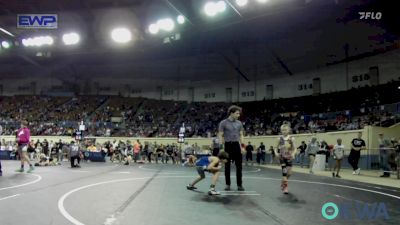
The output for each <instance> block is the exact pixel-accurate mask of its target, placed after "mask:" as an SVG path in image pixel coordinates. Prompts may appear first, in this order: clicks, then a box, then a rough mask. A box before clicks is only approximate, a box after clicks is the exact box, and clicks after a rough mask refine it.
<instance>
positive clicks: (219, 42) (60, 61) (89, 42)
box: [0, 0, 400, 80]
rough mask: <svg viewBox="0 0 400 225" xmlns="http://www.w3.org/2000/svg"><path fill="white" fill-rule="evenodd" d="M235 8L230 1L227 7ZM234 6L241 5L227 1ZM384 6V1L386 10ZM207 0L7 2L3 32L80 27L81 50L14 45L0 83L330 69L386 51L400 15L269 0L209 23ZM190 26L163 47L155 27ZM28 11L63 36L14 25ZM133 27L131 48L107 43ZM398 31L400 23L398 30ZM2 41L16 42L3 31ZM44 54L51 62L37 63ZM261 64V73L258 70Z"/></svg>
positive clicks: (316, 1)
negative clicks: (365, 14)
mask: <svg viewBox="0 0 400 225" xmlns="http://www.w3.org/2000/svg"><path fill="white" fill-rule="evenodd" d="M226 1H228V0H226ZM229 2H234V1H233V0H229ZM383 2H385V3H383ZM204 3H205V1H202V0H116V1H108V0H86V1H85V0H80V1H78V0H59V1H52V0H25V1H0V27H2V28H4V29H6V30H8V31H10V32H11V33H13V34H14V35H15V37H13V38H12V39H13V40H14V41H18V40H20V39H21V38H24V37H27V36H29V35H35V34H43V33H44V32H45V33H46V34H50V35H54V36H57V35H58V36H60V35H61V34H62V33H63V32H65V31H67V30H71V29H74V30H77V31H79V32H80V33H81V35H82V36H83V38H82V39H83V40H82V43H81V44H80V45H79V46H78V47H76V48H71V49H66V48H65V47H59V46H53V47H51V48H47V49H42V50H37V49H35V50H32V49H26V48H23V47H22V46H20V47H15V48H13V49H11V50H9V51H7V52H4V51H3V52H1V53H0V77H1V78H6V77H20V76H22V77H24V76H43V77H46V76H56V77H57V76H59V77H66V76H75V77H80V78H83V77H113V78H115V77H121V78H122V77H133V78H143V77H146V78H148V79H181V80H213V79H227V78H232V76H237V73H235V72H234V69H235V68H238V69H239V70H240V72H241V73H242V74H243V75H245V76H246V77H247V78H248V79H249V80H252V79H255V78H257V79H259V78H262V77H273V76H278V75H279V76H281V75H282V74H287V75H288V76H291V75H295V74H296V73H299V72H302V71H305V70H310V69H315V68H320V67H325V66H327V65H329V64H334V63H337V62H340V61H342V60H344V59H345V58H346V53H345V52H346V51H345V46H346V45H347V46H348V54H347V56H348V57H349V56H357V55H360V54H363V53H368V52H373V51H374V50H376V49H384V48H385V47H386V46H390V45H392V44H393V43H395V42H396V41H398V35H399V34H400V32H399V27H398V24H400V23H399V22H400V20H399V18H400V16H398V15H400V14H399V13H397V12H396V11H395V9H396V8H395V7H393V6H394V5H393V3H394V0H393V1H390V0H388V1H380V2H378V1H376V0H375V1H363V0H357V1H353V0H346V1H344V0H343V1H342V0H326V1H325V0H324V1H322V0H305V1H304V0H280V1H277V0H275V1H274V0H271V4H270V5H269V6H268V7H253V8H252V7H249V8H248V9H246V10H238V11H237V12H236V11H235V10H229V12H228V13H227V14H226V15H224V16H221V17H220V18H218V19H214V20H210V19H207V18H205V16H204V15H202V14H201V13H199V12H201V9H202V7H203V4H204ZM177 11H179V12H181V13H182V14H184V15H185V16H186V17H187V18H188V22H187V23H186V24H185V25H184V26H183V27H182V28H180V29H179V30H177V31H176V33H179V34H180V35H181V39H180V40H178V41H172V42H170V43H166V44H165V43H163V39H164V38H165V37H166V36H165V35H164V36H152V35H150V34H149V33H148V32H147V26H148V25H149V24H150V23H151V21H154V20H155V19H157V18H160V17H163V16H176V15H177ZM359 11H373V12H374V11H375V12H376V11H379V12H382V14H383V17H382V19H381V20H364V21H363V20H360V18H359V14H358V12H359ZM20 13H57V14H58V16H59V29H57V30H52V31H43V30H21V29H17V28H16V15H17V14H20ZM118 23H125V24H127V25H128V26H129V27H131V28H132V29H133V30H134V35H135V41H134V42H133V43H132V44H131V45H130V46H128V47H126V46H125V47H122V48H121V47H118V46H114V45H112V44H110V43H109V41H108V39H109V35H108V33H107V32H108V30H109V29H110V28H111V27H112V26H115V25H118ZM396 24H397V25H396ZM0 39H10V36H9V35H6V34H4V33H2V32H0ZM38 51H41V52H45V53H50V54H51V56H50V57H37V56H36V54H37V52H38ZM256 65H257V66H256Z"/></svg>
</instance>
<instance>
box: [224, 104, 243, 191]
mask: <svg viewBox="0 0 400 225" xmlns="http://www.w3.org/2000/svg"><path fill="white" fill-rule="evenodd" d="M241 111H242V108H240V107H239V106H235V105H232V106H231V107H229V109H228V115H229V117H228V118H227V119H225V120H222V121H221V123H220V124H219V128H218V131H219V133H218V136H219V140H220V141H221V144H224V145H225V146H224V147H225V152H227V153H228V154H229V160H228V162H227V163H226V164H225V182H226V188H225V191H229V190H231V161H232V160H233V161H235V164H236V182H237V187H238V191H244V188H243V186H242V160H243V157H242V154H244V153H245V150H244V144H243V143H244V142H243V125H242V122H240V121H239V120H238V119H239V117H240V113H241Z"/></svg>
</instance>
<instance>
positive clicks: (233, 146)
mask: <svg viewBox="0 0 400 225" xmlns="http://www.w3.org/2000/svg"><path fill="white" fill-rule="evenodd" d="M225 152H226V153H228V154H229V160H228V162H227V163H226V164H225V182H226V185H231V161H234V162H235V165H236V183H237V186H238V187H239V186H242V160H243V156H242V153H241V149H240V144H239V142H225Z"/></svg>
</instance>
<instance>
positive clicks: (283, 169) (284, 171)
mask: <svg viewBox="0 0 400 225" xmlns="http://www.w3.org/2000/svg"><path fill="white" fill-rule="evenodd" d="M287 172H288V169H287V168H286V167H283V168H282V176H284V177H286V176H287Z"/></svg>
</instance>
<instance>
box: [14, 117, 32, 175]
mask: <svg viewBox="0 0 400 225" xmlns="http://www.w3.org/2000/svg"><path fill="white" fill-rule="evenodd" d="M30 139H31V131H30V130H29V128H28V121H26V120H22V121H21V128H20V129H19V130H18V132H17V143H18V155H19V156H20V159H21V168H20V169H17V170H16V172H24V163H25V162H27V163H28V165H29V169H28V171H27V172H28V173H30V172H32V171H33V170H34V169H35V168H34V167H33V165H32V164H31V162H30V160H29V156H28V145H29V142H30Z"/></svg>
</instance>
